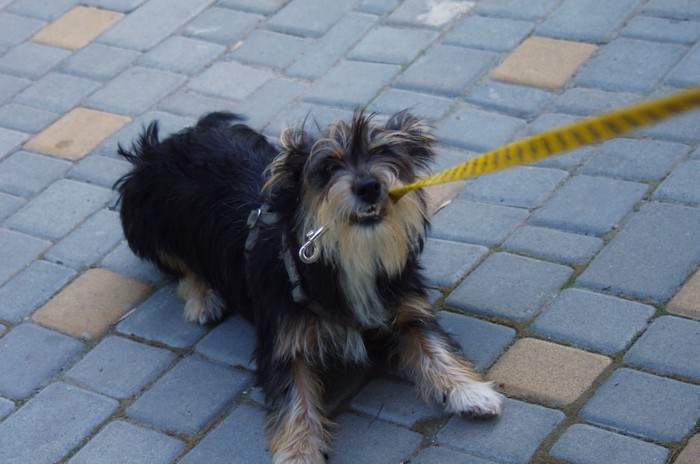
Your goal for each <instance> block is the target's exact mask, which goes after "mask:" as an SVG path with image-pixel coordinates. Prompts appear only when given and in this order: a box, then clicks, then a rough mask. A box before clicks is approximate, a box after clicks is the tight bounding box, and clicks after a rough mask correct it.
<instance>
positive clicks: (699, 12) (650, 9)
mask: <svg viewBox="0 0 700 464" xmlns="http://www.w3.org/2000/svg"><path fill="white" fill-rule="evenodd" d="M642 12H643V13H650V14H654V15H659V16H664V17H668V18H675V19H700V5H698V4H697V3H695V2H686V1H684V0H651V1H649V2H648V3H647V4H646V5H644V7H643V8H642Z"/></svg>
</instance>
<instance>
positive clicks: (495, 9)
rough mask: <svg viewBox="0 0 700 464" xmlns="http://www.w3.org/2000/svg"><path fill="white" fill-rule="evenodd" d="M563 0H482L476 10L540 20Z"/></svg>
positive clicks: (490, 14) (499, 16)
mask: <svg viewBox="0 0 700 464" xmlns="http://www.w3.org/2000/svg"><path fill="white" fill-rule="evenodd" d="M560 1H561V0H530V1H529V2H527V4H525V3H523V2H521V1H519V0H481V1H479V2H478V3H477V4H476V12H477V13H479V14H483V15H488V16H495V17H497V18H514V19H526V20H539V19H541V18H544V17H546V16H547V14H548V13H550V12H551V11H552V10H553V9H554V8H556V7H558V6H559V3H560Z"/></svg>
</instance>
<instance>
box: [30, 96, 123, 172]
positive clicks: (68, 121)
mask: <svg viewBox="0 0 700 464" xmlns="http://www.w3.org/2000/svg"><path fill="white" fill-rule="evenodd" d="M130 121H131V118H129V117H127V116H122V115H118V114H113V113H105V112H103V111H97V110H91V109H88V108H75V109H73V110H71V111H70V112H69V113H67V114H65V115H64V116H63V117H62V118H61V119H59V120H58V121H56V122H54V123H53V124H51V125H50V126H49V127H47V128H46V129H44V130H43V131H42V132H40V133H39V134H37V135H36V136H35V137H33V138H32V139H30V140H29V141H28V142H27V143H26V144H25V145H24V147H25V148H26V149H27V150H32V151H36V152H39V153H44V154H46V155H53V156H58V157H60V158H65V159H68V160H78V159H81V158H82V157H84V156H85V155H87V154H88V153H90V151H92V150H93V149H94V148H95V147H97V146H98V145H99V144H100V143H102V142H103V141H104V140H105V139H106V138H107V137H109V136H110V135H112V134H113V133H114V132H116V131H118V130H119V129H121V128H122V127H124V125H126V124H127V123H129V122H130Z"/></svg>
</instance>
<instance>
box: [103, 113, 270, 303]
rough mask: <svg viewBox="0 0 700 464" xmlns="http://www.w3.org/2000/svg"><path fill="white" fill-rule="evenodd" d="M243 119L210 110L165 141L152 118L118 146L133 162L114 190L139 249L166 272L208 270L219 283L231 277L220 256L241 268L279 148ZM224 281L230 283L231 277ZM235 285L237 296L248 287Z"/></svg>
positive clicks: (133, 243) (131, 239)
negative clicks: (252, 216)
mask: <svg viewBox="0 0 700 464" xmlns="http://www.w3.org/2000/svg"><path fill="white" fill-rule="evenodd" d="M239 120H240V119H239V118H238V117H237V116H236V115H233V114H231V113H225V112H217V113H210V114H208V115H206V116H204V117H202V118H201V119H200V120H199V122H198V123H197V125H196V126H194V127H190V128H187V129H185V130H183V131H181V132H178V133H176V134H173V135H171V136H169V137H167V138H165V139H163V140H160V139H159V134H158V132H159V128H158V123H157V122H153V123H151V124H150V125H149V126H148V127H147V128H145V129H144V131H143V133H142V134H141V136H140V137H139V139H138V140H137V141H136V142H135V143H134V145H133V146H132V147H131V148H130V149H126V148H124V147H121V146H120V147H119V154H120V155H122V156H123V157H124V158H126V159H127V160H129V161H130V162H131V163H132V164H133V168H132V170H131V172H129V173H128V174H126V175H125V176H124V177H123V178H122V179H120V180H119V181H118V182H117V183H116V184H115V188H116V189H117V190H118V191H119V193H120V195H121V218H122V225H123V228H124V234H125V236H126V238H127V240H128V242H129V246H130V247H131V249H132V250H133V251H134V253H136V254H137V255H138V256H140V257H142V258H144V259H147V260H149V261H152V262H154V263H155V264H156V265H158V266H159V267H160V268H161V269H162V270H164V271H166V272H170V273H174V274H176V275H179V276H182V275H183V274H186V273H187V272H188V271H192V272H194V273H195V274H197V275H200V276H204V277H205V278H207V280H210V282H209V284H210V285H213V286H214V287H217V285H216V284H217V282H216V280H217V279H222V278H225V277H224V276H221V275H218V272H217V271H216V270H219V269H221V268H222V264H220V261H221V260H228V264H227V266H229V268H230V266H231V265H232V264H233V263H240V267H239V266H235V267H236V268H238V269H242V266H243V256H242V253H243V246H244V242H245V239H246V235H247V232H248V229H247V227H246V219H247V217H248V214H249V213H250V211H251V210H252V209H254V208H255V207H257V206H258V198H259V193H260V188H261V186H262V182H263V172H264V170H265V168H266V167H267V165H268V164H269V163H270V161H271V160H272V159H273V158H274V156H275V154H276V150H275V148H274V147H273V146H272V145H270V144H269V143H268V142H267V140H266V139H265V138H264V137H263V136H262V135H260V134H258V133H257V132H255V131H253V130H252V129H250V128H248V127H247V126H245V125H242V124H239V123H237V122H238V121H239ZM204 234H205V237H203V235H204ZM222 250H225V251H224V252H222ZM229 277H230V276H229ZM240 281H241V286H242V285H243V279H240ZM222 286H224V287H226V286H229V287H230V286H231V285H230V279H229V282H227V283H226V284H225V285H222ZM234 287H235V286H234ZM231 291H232V292H234V293H235V295H231V296H232V297H233V298H232V299H238V298H240V297H242V295H243V294H244V293H245V292H244V289H243V288H231ZM222 297H224V299H225V300H229V298H226V295H222ZM238 301H240V300H238Z"/></svg>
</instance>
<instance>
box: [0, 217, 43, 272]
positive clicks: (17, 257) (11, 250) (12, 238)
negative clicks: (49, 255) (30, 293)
mask: <svg viewBox="0 0 700 464" xmlns="http://www.w3.org/2000/svg"><path fill="white" fill-rule="evenodd" d="M0 243H2V246H1V247H0V283H2V282H5V281H6V280H7V279H9V278H10V277H11V276H12V275H13V274H15V273H16V272H17V271H19V270H21V269H22V268H24V267H25V266H26V265H27V264H29V263H31V262H32V261H34V259H35V258H36V257H37V256H39V254H41V252H43V251H44V250H45V249H47V248H48V247H50V246H51V242H49V241H46V240H42V239H39V238H36V237H32V236H31V235H25V234H21V233H19V232H13V231H10V230H7V229H0Z"/></svg>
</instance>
